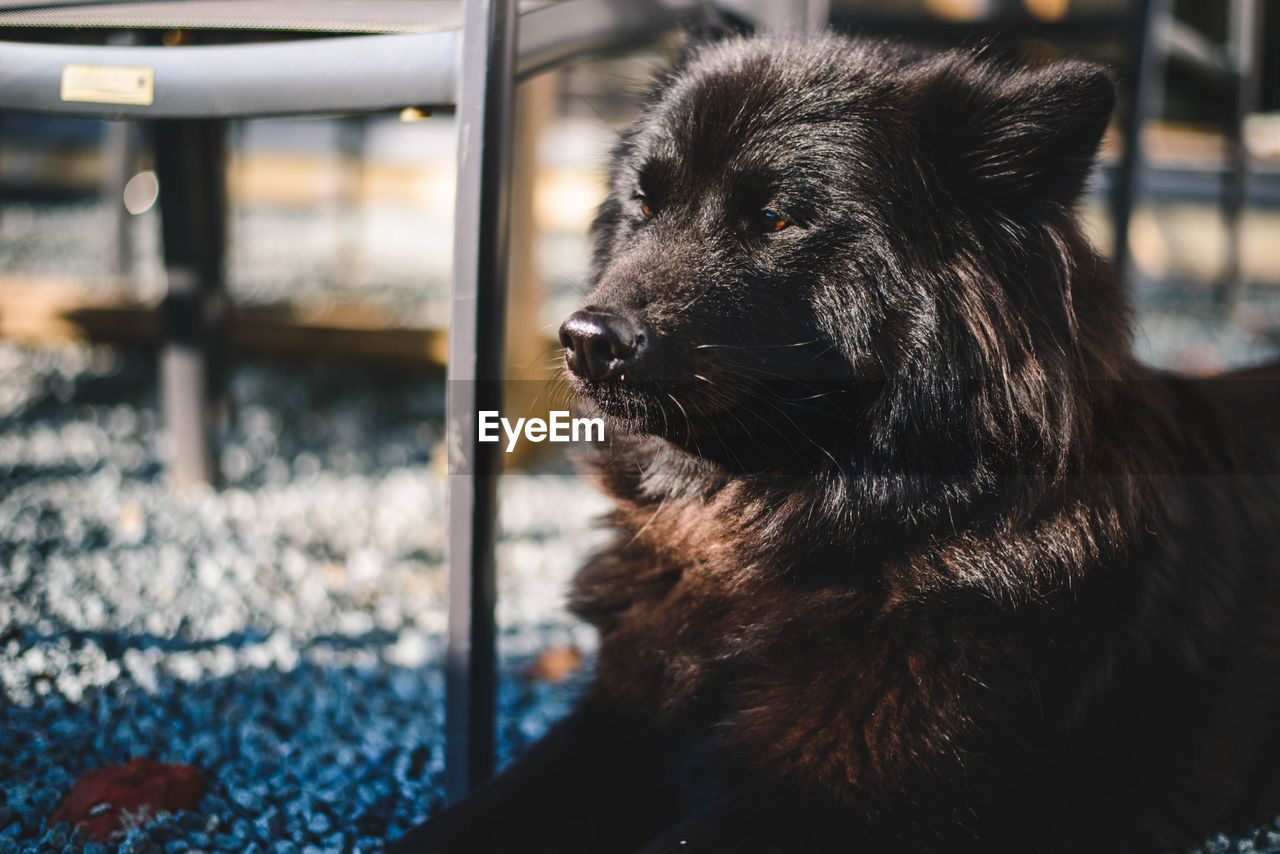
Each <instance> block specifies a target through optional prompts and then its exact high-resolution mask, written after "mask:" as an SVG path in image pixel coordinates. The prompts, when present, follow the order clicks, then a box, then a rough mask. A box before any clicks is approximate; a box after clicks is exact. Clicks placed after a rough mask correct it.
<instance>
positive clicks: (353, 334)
mask: <svg viewBox="0 0 1280 854" xmlns="http://www.w3.org/2000/svg"><path fill="white" fill-rule="evenodd" d="M228 336H229V340H230V343H231V349H232V351H233V353H236V354H244V355H249V356H265V357H270V358H287V359H302V358H314V357H316V356H342V357H344V358H355V359H359V360H362V361H368V362H378V363H388V364H397V365H404V366H411V367H417V368H429V369H434V370H442V369H443V367H444V363H445V357H446V355H447V352H448V339H447V337H446V334H445V333H444V332H443V331H442V330H439V329H419V328H406V327H401V326H396V325H395V324H394V322H393V320H392V319H391V318H390V317H389V315H388V314H387V313H386V312H384V311H381V310H379V309H377V308H375V307H370V306H367V305H359V304H344V305H338V306H335V307H332V308H325V309H310V308H308V307H307V306H298V307H279V308H276V307H245V306H238V307H233V308H232V310H231V312H230V317H229V320H228ZM159 337H160V328H159V323H158V320H157V316H156V308H155V306H153V305H149V304H147V303H143V302H139V301H136V300H129V299H125V298H119V297H116V298H108V297H94V296H92V295H89V294H87V293H86V292H85V289H84V288H83V287H77V286H76V284H75V282H74V281H68V280H56V279H35V278H26V279H4V280H0V338H9V339H14V340H20V341H28V342H39V343H43V342H65V341H77V340H87V341H101V342H105V343H129V344H146V345H154V344H156V343H158V341H159Z"/></svg>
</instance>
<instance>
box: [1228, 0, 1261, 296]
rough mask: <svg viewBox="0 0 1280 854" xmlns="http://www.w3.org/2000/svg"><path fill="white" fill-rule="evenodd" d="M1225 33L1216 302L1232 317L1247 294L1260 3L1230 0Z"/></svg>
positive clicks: (1250, 0) (1252, 0) (1257, 84)
mask: <svg viewBox="0 0 1280 854" xmlns="http://www.w3.org/2000/svg"><path fill="white" fill-rule="evenodd" d="M1229 16H1230V19H1229V21H1228V24H1229V28H1228V32H1227V51H1228V53H1227V56H1228V61H1229V62H1230V66H1231V71H1230V80H1229V85H1230V88H1231V96H1230V100H1229V103H1230V105H1231V113H1230V115H1228V116H1227V134H1226V137H1227V147H1228V151H1227V172H1226V182H1225V183H1226V186H1224V187H1223V193H1222V207H1223V216H1224V218H1225V219H1226V225H1227V258H1226V263H1225V265H1224V268H1223V275H1222V281H1221V282H1220V283H1219V291H1218V298H1219V301H1220V303H1221V305H1222V308H1223V310H1224V311H1226V312H1228V313H1230V312H1231V311H1233V310H1234V309H1235V307H1236V304H1237V303H1239V301H1240V297H1241V296H1242V295H1243V294H1244V270H1243V268H1242V267H1241V263H1240V256H1241V253H1242V249H1243V247H1242V245H1241V244H1242V242H1243V234H1242V232H1243V228H1242V222H1241V220H1242V218H1243V216H1244V210H1245V206H1246V205H1247V204H1248V201H1249V198H1248V195H1249V166H1250V163H1249V146H1248V144H1247V142H1246V140H1245V135H1244V122H1245V119H1246V118H1247V117H1248V115H1249V112H1250V111H1251V110H1254V109H1256V108H1257V104H1258V89H1259V81H1260V79H1261V75H1260V74H1259V68H1258V57H1259V54H1260V51H1259V49H1258V45H1259V41H1260V39H1261V32H1262V10H1261V8H1260V4H1259V3H1258V2H1257V0H1231V6H1230V12H1229Z"/></svg>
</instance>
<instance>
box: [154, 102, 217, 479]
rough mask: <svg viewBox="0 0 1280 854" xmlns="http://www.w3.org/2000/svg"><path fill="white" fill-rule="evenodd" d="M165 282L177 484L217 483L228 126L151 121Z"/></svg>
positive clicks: (166, 391)
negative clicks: (215, 455) (158, 188)
mask: <svg viewBox="0 0 1280 854" xmlns="http://www.w3.org/2000/svg"><path fill="white" fill-rule="evenodd" d="M154 140H155V161H156V173H157V177H158V178H159V180H160V208H161V221H162V231H163V234H164V264H165V275H166V279H167V283H168V289H167V291H166V293H165V297H164V301H163V303H162V304H161V334H162V341H161V345H160V396H161V406H162V408H163V411H164V423H165V432H166V438H167V441H168V443H169V459H168V463H169V480H170V482H171V483H172V484H173V485H174V486H177V487H186V486H190V485H193V484H198V483H215V482H216V481H217V479H218V472H217V467H216V464H215V457H214V444H215V443H214V439H215V436H216V432H217V427H218V424H219V422H220V421H221V420H222V419H223V417H224V416H225V402H224V400H225V399H224V395H223V388H222V386H223V371H224V368H225V365H224V358H223V357H224V355H225V351H226V348H225V346H224V340H225V334H224V324H225V314H226V308H225V302H226V300H225V296H224V293H223V247H224V244H225V236H226V171H225V166H226V128H225V125H224V124H223V123H222V122H215V121H172V122H160V123H157V124H156V125H155V130H154Z"/></svg>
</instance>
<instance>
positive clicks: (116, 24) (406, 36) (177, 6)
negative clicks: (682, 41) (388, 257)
mask: <svg viewBox="0 0 1280 854" xmlns="http://www.w3.org/2000/svg"><path fill="white" fill-rule="evenodd" d="M698 4H699V0H523V2H521V3H520V7H519V8H520V30H519V55H518V59H517V70H518V73H519V74H520V75H522V76H523V75H529V74H533V73H536V72H537V71H540V70H543V69H546V68H549V67H552V66H554V65H557V64H561V63H563V62H566V61H568V60H569V59H572V58H573V57H575V56H579V55H582V54H585V53H592V52H600V51H606V50H612V49H617V48H620V47H623V46H626V45H629V44H634V43H638V42H643V41H645V40H648V39H650V38H652V37H653V36H655V35H657V34H658V33H660V32H664V31H666V30H669V29H670V28H671V27H672V26H673V25H674V24H675V23H676V22H677V21H678V20H679V19H680V18H681V17H682V16H684V15H687V14H689V13H691V12H692V11H694V10H695V9H697V8H698ZM462 5H463V4H462V2H461V0H362V2H356V3H353V2H349V0H305V2H303V0H221V2H210V0H169V2H141V3H119V2H116V3H84V2H80V3H30V2H26V3H22V2H12V0H0V34H4V33H8V34H9V35H10V36H11V38H12V39H13V40H12V41H0V109H10V110H24V111H30V112H41V113H55V114H59V115H79V116H100V117H106V118H140V119H172V118H244V117H252V116H274V115H306V114H313V115H314V114H323V113H355V112H373V111H382V110H398V109H400V108H402V107H426V108H448V107H451V106H452V105H453V103H454V98H455V96H456V84H457V79H458V73H457V72H458V70H457V67H456V65H457V59H458V45H459V37H460V27H461V24H462ZM151 28H159V29H202V30H216V31H220V32H226V33H232V34H234V33H243V34H246V35H247V34H249V33H250V32H266V33H277V34H280V36H281V37H280V38H276V39H272V40H267V41H263V40H261V39H248V41H250V42H251V43H248V44H239V43H233V44H204V45H201V44H196V45H180V46H174V47H159V46H141V45H110V44H102V43H101V39H100V40H99V43H97V44H84V43H83V42H84V41H85V39H84V38H83V37H82V35H81V34H82V33H86V32H89V33H92V32H94V31H97V32H109V31H111V30H120V29H123V30H144V29H151ZM61 33H66V37H65V38H64V37H63V36H62V35H60V34H61ZM290 33H294V34H308V33H310V34H318V35H319V34H326V37H323V38H288V37H286V36H287V35H288V34H290ZM32 39H36V41H33V40H32ZM232 41H246V39H238V40H237V39H232Z"/></svg>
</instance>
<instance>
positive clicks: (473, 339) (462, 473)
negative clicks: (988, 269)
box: [0, 0, 821, 799]
mask: <svg viewBox="0 0 1280 854" xmlns="http://www.w3.org/2000/svg"><path fill="white" fill-rule="evenodd" d="M808 2H809V3H820V2H821V0H808ZM702 5H703V4H702V0H565V2H560V3H555V4H551V5H539V6H537V7H536V8H533V9H532V10H531V11H528V12H527V13H525V14H523V15H520V14H517V2H516V0H464V2H463V26H462V29H461V31H458V30H445V31H438V32H431V33H423V34H407V35H406V34H396V35H380V36H353V37H327V38H320V39H312V40H299V41H282V42H272V43H255V44H234V45H215V46H189V47H164V48H160V47H139V46H136V45H134V44H129V43H128V39H123V40H122V39H118V38H117V39H113V42H114V43H112V44H108V45H82V44H65V45H64V44H33V43H29V42H12V41H0V109H10V110H23V111H30V112H41V113H50V114H55V115H66V116H95V117H103V118H112V119H143V120H159V121H157V122H156V124H155V147H156V161H157V171H158V172H159V175H160V179H161V180H160V186H161V211H162V218H163V229H164V244H165V266H166V272H167V276H168V293H167V295H166V297H165V299H164V302H163V304H162V312H161V313H162V327H163V329H164V331H165V338H164V344H163V347H162V352H161V357H160V364H161V381H162V400H163V406H164V411H165V421H166V426H167V428H168V431H167V432H168V438H169V441H170V445H171V468H170V477H171V479H172V480H173V481H174V482H175V483H177V484H188V483H192V482H198V481H212V480H214V479H216V477H217V467H216V465H215V461H214V458H213V444H214V443H213V438H214V435H215V432H216V430H217V428H218V424H219V416H220V414H221V410H222V408H223V407H222V403H221V401H220V399H219V394H220V392H221V382H220V377H218V376H217V371H218V370H219V369H220V368H221V366H222V363H223V359H222V358H221V357H222V355H223V354H224V352H225V348H224V347H223V345H222V339H223V335H222V318H223V316H224V314H225V298H224V295H223V291H222V278H223V275H222V274H223V270H222V245H223V242H224V234H225V174H224V168H223V162H224V157H225V120H226V119H230V118H251V117H258V116H272V115H302V114H327V113H359V112H374V111H383V110H394V109H399V108H402V107H405V106H418V107H439V108H449V107H452V106H453V105H455V104H456V105H457V111H458V132H459V134H458V139H459V141H458V187H457V202H456V206H457V207H456V210H457V226H456V232H455V236H454V282H453V300H452V317H451V326H450V345H449V346H450V352H449V380H448V412H447V416H446V419H447V430H448V443H447V447H448V454H449V464H450V476H449V502H448V526H449V528H448V534H449V540H448V542H449V549H448V556H447V562H448V580H449V603H448V623H449V638H448V645H447V651H446V681H447V691H446V696H447V700H446V712H445V718H446V788H447V793H448V796H449V798H450V799H457V798H459V797H461V796H462V795H463V794H465V793H466V792H467V791H468V790H470V789H471V788H472V787H474V786H475V785H476V784H477V783H479V782H481V781H483V780H484V779H485V778H486V777H488V776H489V775H490V774H491V773H492V771H493V763H494V749H493V748H494V740H495V726H494V724H495V699H496V688H497V685H496V633H495V624H494V605H495V599H496V583H495V566H494V540H495V534H496V510H497V477H498V474H499V469H500V460H499V458H498V456H497V454H496V448H497V446H496V445H492V444H480V443H478V442H477V441H476V439H477V432H476V429H475V419H476V415H477V412H478V411H479V410H481V409H498V408H500V405H501V402H502V371H503V350H504V332H505V328H504V327H505V324H504V313H505V307H506V306H505V304H506V280H507V253H508V230H509V215H510V214H509V212H510V204H511V201H510V175H509V172H510V165H511V152H510V146H511V124H512V115H511V113H512V103H513V101H512V97H513V90H514V87H515V82H516V80H518V79H520V78H523V77H527V76H530V75H533V74H536V73H538V72H540V71H543V70H546V69H549V68H552V67H554V66H556V65H559V64H563V63H565V62H566V61H568V60H570V59H572V58H573V57H576V56H579V55H582V54H586V53H591V52H597V51H601V50H607V49H616V48H619V47H622V46H626V45H629V44H633V43H638V42H643V41H645V40H648V39H651V38H653V37H654V36H656V35H658V34H659V33H661V32H664V31H667V30H669V29H671V28H672V27H673V26H674V25H676V24H677V23H678V22H679V21H680V20H681V18H682V17H683V16H685V15H687V14H688V13H690V12H692V11H696V10H698V9H699V8H700V7H701V6H702ZM517 28H518V30H519V38H518V39H517ZM464 60H465V61H464ZM69 64H81V65H104V66H141V67H145V68H150V69H152V70H153V72H154V75H155V88H154V98H153V101H152V103H151V104H149V105H146V106H142V105H104V104H93V103H81V102H67V101H62V100H61V97H60V86H61V76H62V73H63V68H64V67H65V66H66V65H69ZM121 160H122V162H123V160H124V158H123V157H122V158H121Z"/></svg>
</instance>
